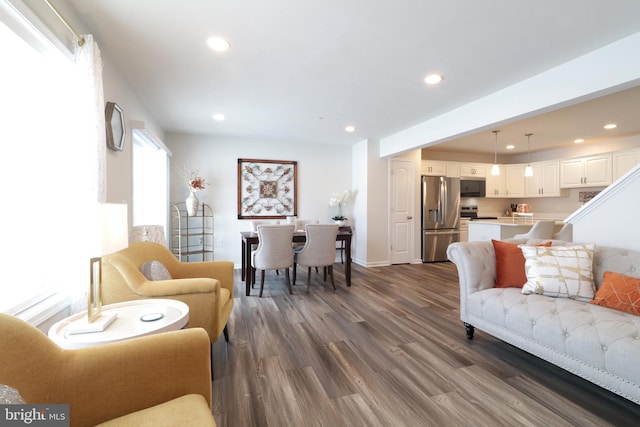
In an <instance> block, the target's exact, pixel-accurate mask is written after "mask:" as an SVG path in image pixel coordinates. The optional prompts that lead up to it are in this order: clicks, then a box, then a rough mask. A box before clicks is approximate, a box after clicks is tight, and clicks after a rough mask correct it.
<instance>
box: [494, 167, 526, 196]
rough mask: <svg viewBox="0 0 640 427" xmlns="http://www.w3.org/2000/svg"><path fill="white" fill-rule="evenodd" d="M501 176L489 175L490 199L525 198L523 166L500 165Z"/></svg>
mask: <svg viewBox="0 0 640 427" xmlns="http://www.w3.org/2000/svg"><path fill="white" fill-rule="evenodd" d="M498 167H499V168H500V175H491V173H489V174H487V195H486V197H488V198H500V197H503V198H504V197H524V196H525V192H524V167H525V165H523V164H513V165H499V166H498Z"/></svg>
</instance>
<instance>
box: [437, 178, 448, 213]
mask: <svg viewBox="0 0 640 427" xmlns="http://www.w3.org/2000/svg"><path fill="white" fill-rule="evenodd" d="M446 200H447V180H446V179H444V178H440V212H442V215H440V219H439V221H438V222H439V223H440V224H442V225H445V224H444V221H445V220H444V219H445V218H446V217H447V203H446Z"/></svg>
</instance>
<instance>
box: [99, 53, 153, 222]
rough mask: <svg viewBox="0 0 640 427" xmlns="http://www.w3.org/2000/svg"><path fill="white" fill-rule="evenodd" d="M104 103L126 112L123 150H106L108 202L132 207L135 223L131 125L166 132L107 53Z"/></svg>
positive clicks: (104, 58)
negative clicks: (139, 123) (142, 123)
mask: <svg viewBox="0 0 640 427" xmlns="http://www.w3.org/2000/svg"><path fill="white" fill-rule="evenodd" d="M101 56H102V62H103V63H104V68H103V71H102V73H103V75H102V78H103V81H104V99H105V102H115V103H116V104H118V105H119V106H120V107H121V108H122V110H123V112H124V119H125V126H126V136H125V142H124V147H123V149H122V151H113V150H110V149H107V202H109V203H126V204H127V206H128V207H129V224H131V223H132V213H131V212H132V211H131V204H132V200H133V185H132V182H133V144H132V140H131V135H132V133H133V132H132V131H131V123H132V122H144V124H145V128H147V129H149V130H150V131H152V132H153V133H154V134H155V135H157V136H158V137H159V138H161V139H162V138H163V137H164V131H163V130H162V128H161V127H160V126H159V125H158V124H157V123H156V121H155V120H154V119H153V116H151V114H150V113H149V112H148V111H147V109H146V107H145V106H144V104H143V103H142V101H141V100H140V99H139V98H138V97H137V96H136V95H135V92H134V90H133V88H131V86H129V84H128V83H127V82H126V81H125V79H124V77H122V75H121V74H120V72H119V71H118V70H117V69H116V68H115V66H114V65H113V63H112V62H111V61H110V59H109V57H108V55H107V54H106V53H105V52H101Z"/></svg>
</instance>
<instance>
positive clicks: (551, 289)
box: [520, 243, 596, 302]
mask: <svg viewBox="0 0 640 427" xmlns="http://www.w3.org/2000/svg"><path fill="white" fill-rule="evenodd" d="M520 248H521V249H522V254H523V255H524V258H525V264H524V268H525V274H526V276H527V283H525V284H524V286H523V287H522V293H523V294H541V295H547V296H551V297H559V298H571V299H575V300H578V301H585V302H588V301H591V300H592V299H593V297H594V295H595V290H596V289H595V285H594V283H593V251H594V249H595V245H594V244H593V243H588V244H584V245H573V246H549V247H544V246H525V245H521V246H520Z"/></svg>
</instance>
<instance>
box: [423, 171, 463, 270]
mask: <svg viewBox="0 0 640 427" xmlns="http://www.w3.org/2000/svg"><path fill="white" fill-rule="evenodd" d="M421 193H422V261H423V262H434V261H446V260H447V247H448V246H449V245H450V244H451V243H453V242H458V241H459V240H460V228H459V227H460V179H459V178H447V177H444V176H423V177H422V192H421Z"/></svg>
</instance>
